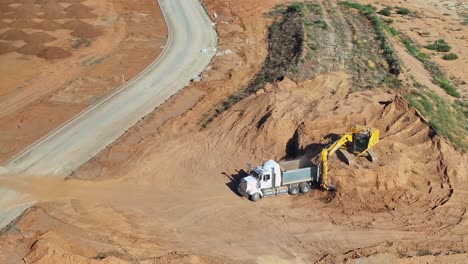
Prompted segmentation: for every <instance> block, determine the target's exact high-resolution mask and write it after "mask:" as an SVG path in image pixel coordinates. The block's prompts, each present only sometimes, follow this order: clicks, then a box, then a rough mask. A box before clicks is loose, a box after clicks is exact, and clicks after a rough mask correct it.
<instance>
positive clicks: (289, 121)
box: [0, 0, 468, 264]
mask: <svg viewBox="0 0 468 264" xmlns="http://www.w3.org/2000/svg"><path fill="white" fill-rule="evenodd" d="M280 2H284V1H279V0H278V1H271V0H230V1H218V0H207V1H204V3H205V4H206V6H207V8H208V10H209V11H210V15H211V17H212V18H213V19H214V20H215V22H217V23H218V26H217V29H218V32H219V37H220V38H219V47H218V48H219V50H226V49H230V50H232V51H233V53H232V54H230V55H226V56H219V57H215V58H214V59H213V62H212V64H211V65H210V69H208V70H207V71H205V73H204V74H205V75H206V77H205V78H204V80H203V81H202V82H199V83H194V84H192V86H191V87H189V88H188V89H185V90H184V91H183V92H182V93H180V94H178V95H176V96H174V97H173V100H171V101H170V103H169V104H167V105H163V106H162V107H160V108H159V109H158V110H157V111H155V112H154V113H152V114H150V115H149V116H147V117H145V118H144V119H143V120H142V121H141V122H140V123H139V124H138V125H136V126H135V127H133V128H132V129H130V130H129V132H128V133H126V134H125V135H123V136H122V137H121V138H120V139H119V140H118V141H117V142H115V143H114V144H112V145H111V146H109V147H108V148H107V149H106V150H105V151H103V152H102V153H100V154H99V155H98V156H97V157H95V158H94V159H93V160H92V161H91V162H89V163H88V164H86V165H85V166H83V167H82V168H81V169H80V170H78V171H77V172H76V173H75V175H74V177H72V178H71V179H69V180H67V181H61V180H59V179H50V178H49V179H42V178H34V179H31V178H27V180H22V179H21V177H19V176H18V178H9V179H10V181H4V182H2V184H4V185H5V186H12V188H13V187H15V188H17V189H18V190H20V191H27V192H29V193H31V195H32V196H33V198H34V199H38V200H42V201H44V202H42V203H39V204H38V205H37V206H36V207H35V208H32V209H30V210H28V211H27V213H26V214H25V216H23V217H22V218H21V219H20V220H19V221H18V222H17V223H16V224H15V225H14V227H12V228H11V229H10V230H9V231H8V232H6V233H5V234H3V235H2V236H1V240H0V246H1V247H2V248H3V250H4V252H6V254H1V255H0V262H2V261H3V262H7V261H8V262H12V263H18V262H21V261H25V260H26V261H29V262H36V263H44V264H45V263H67V262H73V263H135V262H139V263H148V264H149V263H177V264H179V263H197V264H198V263H231V262H234V263H242V262H244V261H245V262H247V263H259V264H269V263H465V262H466V258H467V257H468V255H467V253H466V248H468V244H467V241H468V240H467V239H468V221H467V219H468V218H467V216H466V210H467V203H466V200H467V199H468V192H467V191H466V190H467V189H468V180H467V178H466V176H467V175H466V173H465V172H466V171H467V167H468V160H467V156H466V154H463V153H460V152H459V151H457V150H456V149H455V148H454V147H453V146H452V145H451V144H449V143H448V142H447V141H446V140H444V139H443V138H441V137H439V136H437V135H436V134H435V133H434V131H433V130H432V129H431V128H430V127H429V125H428V124H427V122H426V121H425V120H424V119H423V118H421V117H420V115H419V114H418V113H417V112H416V111H415V110H414V109H412V108H411V107H409V106H408V104H407V103H406V102H405V101H404V100H403V99H402V98H401V97H400V96H399V95H398V90H392V89H386V88H379V89H372V90H367V91H361V92H351V88H352V87H351V86H352V85H351V84H350V76H349V75H348V74H347V73H345V72H341V71H338V72H328V73H324V74H321V75H319V76H317V77H316V78H313V79H312V80H306V81H304V82H301V83H295V82H293V81H291V80H289V79H288V78H285V79H284V80H282V81H281V82H277V83H274V84H270V85H267V86H266V87H265V88H264V89H261V90H259V91H258V92H257V93H256V94H253V95H251V96H249V97H248V98H246V99H244V100H242V101H241V102H239V103H238V104H236V105H235V106H234V107H233V108H232V109H230V110H228V111H226V112H224V113H223V114H222V115H220V116H219V117H218V118H216V119H215V120H214V121H213V122H212V123H211V124H209V125H208V127H207V128H205V129H203V128H201V126H200V124H199V122H200V121H201V120H203V118H204V116H205V114H206V113H207V112H210V110H212V109H213V108H216V107H217V106H219V103H220V102H221V101H222V100H224V99H225V98H226V97H227V96H228V95H230V94H232V93H233V92H235V91H238V90H240V89H242V88H243V87H245V85H246V84H247V83H248V82H249V81H250V80H251V79H252V77H253V76H254V75H255V73H256V72H258V70H259V69H260V67H261V65H262V62H263V60H264V58H265V55H266V52H267V48H268V44H267V43H266V41H265V39H266V34H267V30H266V28H267V26H268V25H269V23H270V22H271V21H270V20H269V19H268V18H266V16H264V13H265V11H267V10H270V9H271V8H273V7H274V5H275V4H276V3H280ZM388 2H390V1H388ZM320 3H322V4H323V5H324V7H326V8H327V10H330V12H332V10H333V9H335V10H338V11H336V12H338V13H339V12H340V11H339V9H338V8H339V7H337V6H336V3H335V1H320ZM127 4H128V3H127ZM413 4H414V3H413V2H412V3H409V4H408V5H411V6H412V5H413ZM128 5H130V4H128ZM399 5H402V6H406V3H404V4H401V3H400V4H399ZM127 7H128V6H127ZM418 8H421V9H425V10H428V9H430V10H436V11H437V12H441V13H443V12H445V9H441V8H433V7H432V6H427V3H426V2H425V1H418ZM215 13H216V17H217V18H216V19H215ZM441 16H442V15H441ZM406 19H407V18H401V17H398V20H403V21H404V20H406ZM410 19H412V18H410ZM425 19H426V18H424V19H421V21H419V19H418V20H416V21H417V22H418V23H424V21H425ZM447 19H449V21H452V18H451V17H449V18H447ZM429 21H432V20H430V19H429ZM395 23H396V24H397V25H399V24H400V23H401V22H395ZM447 23H449V22H447ZM441 24H442V23H441ZM134 26H135V27H136V31H137V32H138V30H141V28H142V25H136V24H135V25H134ZM439 26H440V27H443V25H437V27H439ZM399 29H400V28H399ZM431 29H432V27H431ZM329 30H335V29H332V28H330V29H329ZM349 33H350V34H353V32H349ZM454 43H458V42H455V41H454ZM455 48H456V49H461V46H459V44H456V47H455ZM462 54H463V53H461V54H460V56H463V55H462ZM465 57H466V56H465ZM465 57H462V58H461V59H462V60H463V61H465V60H466V58H465ZM403 58H404V57H403ZM405 62H406V61H405ZM114 67H116V68H118V67H120V65H119V64H118V63H116V64H114ZM449 69H450V68H449ZM404 74H407V72H404V73H403V75H404ZM87 77H89V75H87ZM94 77H95V76H94ZM96 79H97V78H95V79H88V78H82V79H80V82H79V83H78V82H74V83H73V84H70V85H69V86H68V87H67V89H64V90H62V91H61V92H60V93H55V94H54V96H53V97H52V98H53V100H65V99H67V100H70V101H74V100H76V101H79V102H81V101H80V100H79V99H80V98H79V97H77V96H75V95H76V94H77V93H80V92H81V91H83V89H95V88H96V87H101V86H102V85H101V84H103V83H99V82H98V81H97V80H96ZM425 81H430V80H425ZM83 83H84V84H83ZM96 83H98V84H99V85H96ZM88 84H89V86H88ZM93 84H94V85H93ZM193 89H195V90H196V91H199V92H200V91H201V92H202V93H203V96H201V95H200V94H197V93H195V94H191V92H193ZM193 95H194V96H193ZM191 96H193V98H194V99H193V100H189V102H188V103H187V101H186V100H187V97H191ZM200 96H201V97H200ZM196 100H197V102H196V104H194V101H196ZM39 105H41V104H37V106H39ZM67 105H68V104H67ZM189 106H190V107H189ZM59 109H61V108H60V106H55V108H54V111H56V112H58V111H59ZM37 112H38V111H36V110H33V111H31V113H37ZM51 112H53V111H44V112H42V113H40V114H38V115H37V116H30V115H29V113H30V112H28V111H25V112H23V113H22V115H23V116H22V117H24V118H25V119H28V118H31V120H34V122H40V121H39V120H38V119H40V116H41V115H47V113H51ZM70 112H72V111H70ZM182 112H183V113H182ZM50 116H51V117H52V116H54V117H57V116H56V115H50ZM64 119H65V118H64ZM15 120H16V119H15V118H12V119H11V120H8V121H6V122H5V121H4V120H1V119H0V124H8V125H13V124H14V121H15ZM31 120H26V121H25V122H23V123H22V124H24V126H29V127H28V128H27V129H26V132H24V130H21V129H17V133H16V134H6V135H8V136H9V139H11V140H13V139H18V140H17V141H18V144H20V141H23V140H24V139H23V138H21V137H32V135H31V133H27V132H30V131H32V130H33V128H37V127H40V126H37V124H34V123H31ZM354 123H359V124H365V125H369V126H373V127H377V128H379V129H380V131H381V141H380V142H379V144H378V145H377V146H376V147H375V151H376V152H377V155H378V156H379V160H378V161H377V162H375V163H371V162H370V161H368V160H367V159H365V158H357V157H356V158H355V163H354V164H353V165H352V166H347V165H345V164H344V163H342V162H340V160H339V159H338V158H336V157H333V158H332V159H331V160H330V164H331V175H332V179H333V182H334V183H336V184H337V185H338V190H339V191H338V193H337V194H336V197H335V199H333V200H332V201H331V202H330V203H325V202H324V201H326V198H327V193H326V192H322V191H319V190H314V191H312V192H310V193H309V194H307V195H301V196H297V197H291V196H282V197H274V198H268V199H264V200H261V201H260V202H257V203H251V202H249V201H247V200H246V199H243V198H240V197H239V196H238V195H237V194H236V190H235V188H236V186H237V184H238V179H239V176H240V175H243V173H242V171H241V169H244V168H245V167H246V166H245V164H246V163H248V162H253V163H254V164H259V163H261V161H262V160H263V161H264V160H266V159H270V158H275V159H281V158H282V157H285V156H288V155H290V152H291V150H293V152H296V153H300V154H302V153H306V157H309V155H311V156H313V154H316V153H318V152H320V150H321V148H322V147H323V146H324V145H326V144H328V143H329V142H330V139H329V137H327V136H328V135H329V134H332V133H333V134H341V133H343V132H344V131H345V130H346V128H347V126H349V125H351V124H354ZM42 128H44V127H42ZM9 129H10V128H8V127H7V130H9ZM3 136H4V135H3V134H2V135H1V137H0V139H2V137H3ZM0 144H1V142H0ZM17 179H18V180H17ZM78 179H93V180H92V181H81V180H78ZM16 180H17V181H16ZM116 194H117V195H116ZM174 251H177V252H178V253H171V252H174ZM428 254H429V255H428ZM423 255H427V256H423Z"/></svg>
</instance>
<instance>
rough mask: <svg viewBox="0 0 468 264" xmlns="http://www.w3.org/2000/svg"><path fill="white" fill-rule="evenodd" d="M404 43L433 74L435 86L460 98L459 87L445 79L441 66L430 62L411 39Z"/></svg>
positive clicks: (409, 51)
mask: <svg viewBox="0 0 468 264" xmlns="http://www.w3.org/2000/svg"><path fill="white" fill-rule="evenodd" d="M402 41H403V44H404V45H405V47H406V50H407V51H408V53H409V54H410V55H411V56H413V57H415V58H416V59H418V60H419V61H420V62H422V63H423V65H424V68H425V69H426V70H428V71H429V72H430V73H431V75H432V82H433V83H434V84H436V85H438V86H439V87H440V88H442V89H444V90H445V91H446V92H447V94H449V95H451V96H453V97H456V98H459V97H460V93H459V92H458V91H457V87H456V86H455V85H454V84H453V83H452V81H450V80H449V79H448V78H447V77H445V74H444V72H443V71H442V70H441V69H440V67H439V66H437V64H435V63H434V62H432V61H430V60H429V56H428V55H427V54H426V53H424V52H421V50H420V49H419V47H418V46H417V45H416V44H414V43H413V41H411V39H409V38H404V39H403V40H402Z"/></svg>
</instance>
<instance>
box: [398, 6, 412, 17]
mask: <svg viewBox="0 0 468 264" xmlns="http://www.w3.org/2000/svg"><path fill="white" fill-rule="evenodd" d="M396 13H397V14H400V15H409V14H411V11H410V10H409V9H408V8H400V7H399V8H398V9H397V11H396Z"/></svg>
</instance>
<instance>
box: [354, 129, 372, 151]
mask: <svg viewBox="0 0 468 264" xmlns="http://www.w3.org/2000/svg"><path fill="white" fill-rule="evenodd" d="M370 138H371V135H370V131H365V132H361V133H355V134H353V144H351V152H352V153H354V154H361V153H363V152H364V151H366V150H367V149H368V148H369V142H370Z"/></svg>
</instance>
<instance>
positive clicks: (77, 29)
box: [63, 20, 103, 38]
mask: <svg viewBox="0 0 468 264" xmlns="http://www.w3.org/2000/svg"><path fill="white" fill-rule="evenodd" d="M63 25H64V27H65V28H67V29H71V30H73V32H72V33H71V35H72V36H74V37H79V38H95V37H98V36H100V35H102V34H103V32H102V31H100V30H99V29H97V28H96V27H94V26H93V25H91V24H88V23H86V22H84V21H81V20H70V21H67V22H65V23H64V24H63Z"/></svg>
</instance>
